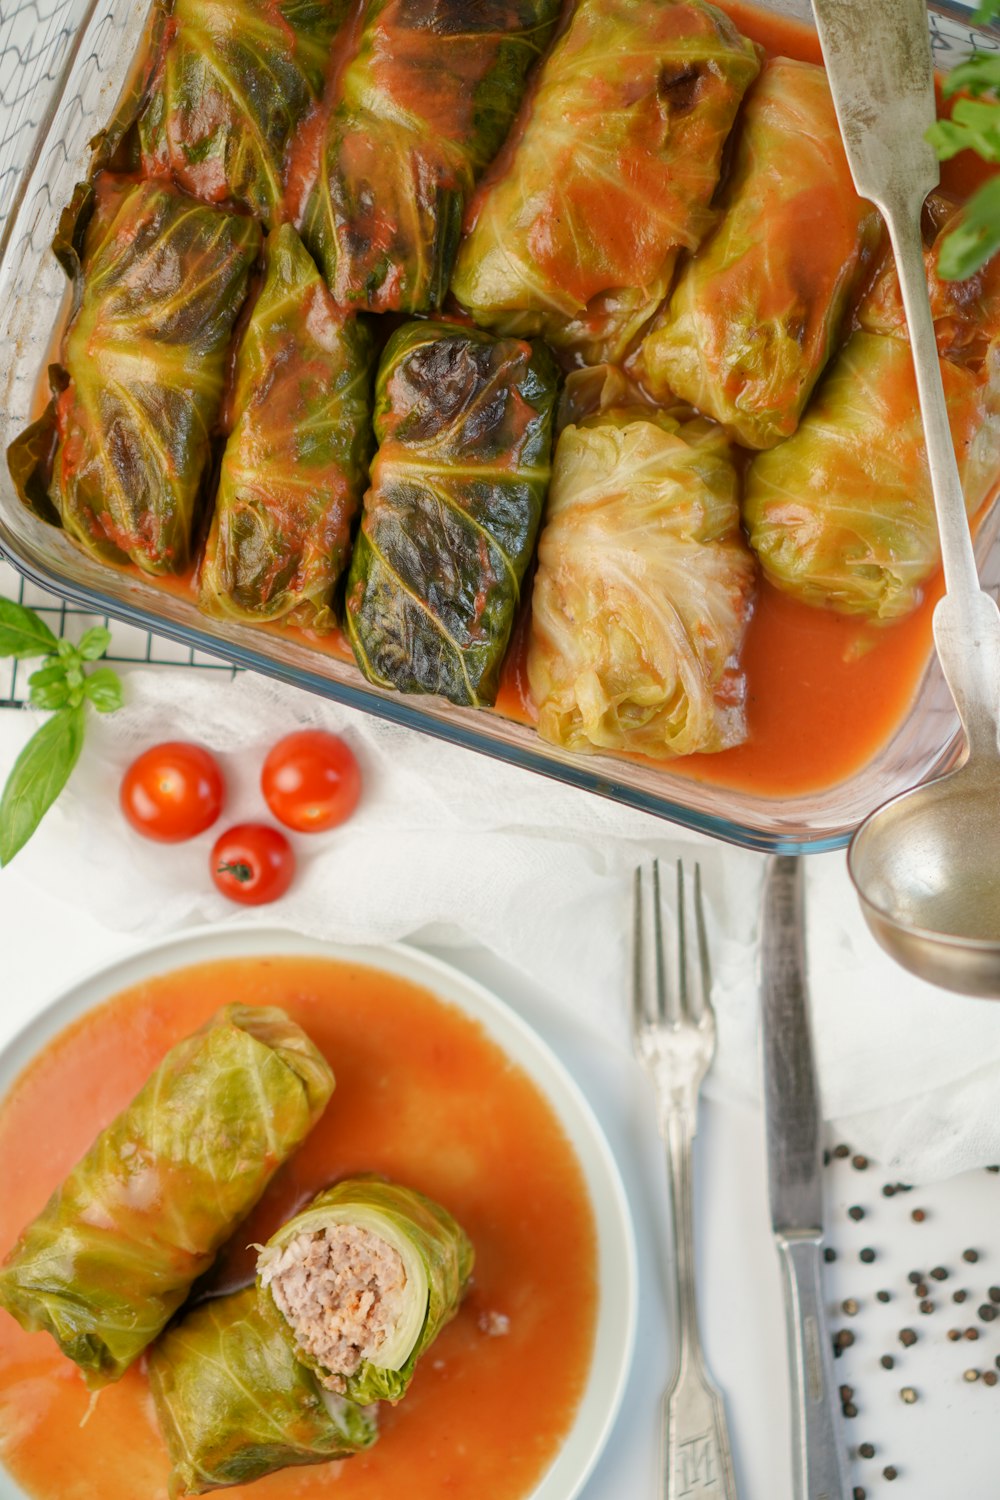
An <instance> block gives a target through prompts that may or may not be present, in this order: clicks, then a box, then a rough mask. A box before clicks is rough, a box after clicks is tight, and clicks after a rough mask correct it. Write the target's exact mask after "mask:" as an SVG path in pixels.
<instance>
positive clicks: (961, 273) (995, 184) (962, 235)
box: [938, 111, 1000, 281]
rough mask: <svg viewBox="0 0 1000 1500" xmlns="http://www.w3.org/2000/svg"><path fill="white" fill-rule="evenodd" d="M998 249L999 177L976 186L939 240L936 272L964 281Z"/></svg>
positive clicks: (951, 279)
mask: <svg viewBox="0 0 1000 1500" xmlns="http://www.w3.org/2000/svg"><path fill="white" fill-rule="evenodd" d="M998 113H1000V111H998ZM997 250H1000V177H991V178H990V179H989V181H987V182H984V183H983V184H982V186H981V187H978V188H977V189H976V191H975V192H974V193H973V195H972V197H971V198H970V199H969V201H968V203H967V204H966V205H965V209H964V210H963V213H962V217H961V219H960V220H959V221H958V223H957V224H956V225H955V228H954V229H952V230H951V232H950V233H949V234H946V235H945V237H944V239H943V240H942V241H941V251H940V254H939V256H938V274H939V275H940V276H941V278H942V280H944V281H964V280H965V278H966V277H967V276H971V275H972V274H973V273H974V272H975V271H978V270H979V267H980V266H981V265H984V264H985V262H986V261H988V260H989V258H990V256H991V255H994V254H995V253H996V251H997Z"/></svg>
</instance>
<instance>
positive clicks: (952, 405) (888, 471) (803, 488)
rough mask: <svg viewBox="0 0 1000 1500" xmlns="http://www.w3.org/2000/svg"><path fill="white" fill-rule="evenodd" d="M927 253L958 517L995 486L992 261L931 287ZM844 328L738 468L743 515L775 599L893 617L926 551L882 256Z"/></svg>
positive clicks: (998, 276) (902, 366)
mask: <svg viewBox="0 0 1000 1500" xmlns="http://www.w3.org/2000/svg"><path fill="white" fill-rule="evenodd" d="M946 232H947V231H946V230H945V231H944V233H946ZM941 238H943V234H942V236H941ZM938 244H940V238H939V240H938V242H937V244H936V245H935V247H934V249H933V251H932V252H931V255H930V256H929V259H928V269H929V275H930V291H931V304H932V310H933V312H934V317H935V330H936V333H937V339H938V351H939V354H940V355H941V361H940V363H941V376H942V380H943V382H944V391H945V399H946V402H947V406H948V418H949V422H950V425H951V433H952V438H953V440H954V444H955V452H956V455H957V457H958V467H959V473H960V475H961V479H962V487H963V490H964V492H965V500H966V505H967V508H968V510H969V513H970V515H972V514H974V513H975V512H976V511H977V510H978V509H979V507H980V506H981V505H982V503H983V501H984V500H986V498H987V497H988V496H989V494H990V493H991V492H992V491H993V490H994V488H995V486H996V484H997V481H998V480H1000V258H998V259H997V260H996V261H995V262H992V263H990V265H988V266H987V267H986V268H984V270H983V271H981V272H979V273H978V274H977V276H976V277H973V278H971V279H970V280H969V281H968V282H963V283H941V282H940V280H939V279H938V278H937V276H936V273H935V269H934V267H935V262H936V256H937V245H938ZM858 320H859V323H860V325H861V326H860V327H859V328H858V330H857V331H856V332H855V333H853V334H852V335H851V337H850V339H849V340H848V342H847V343H846V345H845V346H844V348H843V350H842V351H841V353H840V355H839V357H838V358H837V360H836V361H835V363H834V364H833V365H832V367H831V369H830V370H829V372H828V374H827V375H826V376H825V377H824V379H823V381H822V382H821V384H820V386H819V388H818V390H817V393H816V396H815V398H814V400H813V402H812V405H811V406H810V408H809V410H808V411H807V412H806V415H805V417H804V419H803V421H802V423H801V424H800V426H799V429H798V431H797V432H796V433H795V435H794V436H793V437H791V438H789V439H788V440H787V442H784V443H781V444H779V446H778V447H776V448H772V449H771V450H770V452H768V453H762V454H759V455H758V456H757V457H756V458H755V459H754V461H753V463H752V464H751V465H750V469H749V471H748V474H747V482H746V493H745V498H744V520H745V522H746V526H747V530H748V534H749V537H750V544H751V546H752V547H753V549H754V551H755V552H756V553H757V556H758V558H759V559H760V562H761V564H762V566H763V568H764V571H765V573H766V574H767V576H768V578H770V579H771V581H772V582H773V583H775V584H776V585H777V586H778V587H779V588H781V589H784V590H785V592H786V593H790V594H793V595H795V596H796V597H797V598H799V599H801V600H803V601H804V602H805V603H807V604H813V605H816V606H819V607H825V608H829V609H834V610H837V611H838V612H840V613H842V614H851V615H861V616H865V617H867V618H868V619H870V620H896V619H900V618H902V617H903V616H905V615H908V614H910V613H911V612H912V610H914V609H915V608H916V607H917V605H918V604H919V603H920V600H921V597H922V592H923V586H924V584H925V583H926V581H927V579H928V578H929V577H930V575H931V574H932V573H933V572H934V570H935V568H936V567H937V565H938V562H939V559H940V547H939V542H938V530H937V521H936V518H935V512H934V499H933V494H932V491H931V484H930V474H929V471H928V466H927V454H926V449H925V446H924V437H923V427H922V424H921V420H920V407H919V403H918V398H917V385H916V377H915V375H914V372H913V360H912V357H911V354H910V346H909V342H908V340H907V337H906V331H905V322H904V320H903V315H902V306H901V302H900V297H899V285H898V281H897V279H896V275H895V267H894V263H893V262H892V261H891V260H890V261H889V262H888V263H887V265H886V268H885V270H884V272H883V273H882V275H881V276H880V277H879V278H878V279H877V281H876V283H875V285H874V287H873V288H872V291H871V293H870V294H869V295H868V296H867V297H866V298H865V301H864V303H863V304H862V307H861V309H860V310H859V315H858Z"/></svg>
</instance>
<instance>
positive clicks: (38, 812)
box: [0, 706, 84, 865]
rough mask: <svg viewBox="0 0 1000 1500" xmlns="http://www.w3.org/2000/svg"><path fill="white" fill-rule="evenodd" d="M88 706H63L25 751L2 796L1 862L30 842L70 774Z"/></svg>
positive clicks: (8, 862)
mask: <svg viewBox="0 0 1000 1500" xmlns="http://www.w3.org/2000/svg"><path fill="white" fill-rule="evenodd" d="M83 726H84V710H83V707H82V706H81V707H79V708H63V709H60V711H59V712H58V713H57V714H53V716H52V718H51V719H49V720H48V721H47V722H46V723H44V724H43V725H42V727H41V729H39V730H38V732H37V734H34V735H32V737H31V739H30V740H29V741H28V743H27V744H26V745H25V747H24V749H23V750H22V751H21V753H20V755H19V756H18V757H17V760H16V761H15V762H14V769H13V770H12V771H11V773H10V776H9V777H8V778H7V785H6V786H5V787H4V789H3V797H2V798H0V865H9V864H10V862H11V860H12V859H13V858H14V855H15V854H16V853H17V852H18V850H19V849H22V848H23V847H24V845H25V844H26V843H27V842H28V840H29V839H30V837H31V835H32V834H33V833H34V831H35V829H36V828H37V827H38V825H39V823H40V822H41V821H42V819H43V818H44V816H45V814H46V813H47V812H48V810H49V808H50V807H51V806H52V804H53V802H54V801H55V800H56V798H57V797H58V795H59V793H60V792H61V791H62V789H63V787H64V786H65V785H66V783H67V781H68V780H69V778H70V773H71V772H72V770H73V767H74V766H75V765H76V763H77V761H78V760H79V758H80V750H81V748H82V747H83Z"/></svg>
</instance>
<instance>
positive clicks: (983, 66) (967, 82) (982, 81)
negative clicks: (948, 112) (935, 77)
mask: <svg viewBox="0 0 1000 1500" xmlns="http://www.w3.org/2000/svg"><path fill="white" fill-rule="evenodd" d="M942 92H943V93H944V97H945V98H946V99H951V98H952V97H953V95H955V94H957V93H960V92H964V93H968V94H972V95H973V97H977V96H978V95H979V94H995V93H997V92H1000V54H998V53H996V52H976V53H974V54H973V56H972V57H970V58H967V59H966V61H965V62H964V63H959V64H958V67H957V68H952V70H951V72H950V73H949V74H948V77H947V78H946V79H945V81H944V85H943V88H942Z"/></svg>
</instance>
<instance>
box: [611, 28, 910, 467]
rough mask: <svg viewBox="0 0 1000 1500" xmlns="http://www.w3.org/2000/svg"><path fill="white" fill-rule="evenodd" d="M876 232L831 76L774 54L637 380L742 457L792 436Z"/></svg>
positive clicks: (646, 344)
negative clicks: (716, 430) (858, 188)
mask: <svg viewBox="0 0 1000 1500" xmlns="http://www.w3.org/2000/svg"><path fill="white" fill-rule="evenodd" d="M880 236H881V221H880V219H879V216H878V214H877V212H876V211H875V209H874V208H873V207H872V206H871V204H870V203H865V202H864V201H863V200H862V199H860V198H859V197H858V195H857V193H856V192H855V191H854V184H853V181H852V179H851V173H850V169H849V168H848V165H847V158H846V156H845V154H844V149H843V146H842V144H841V139H840V129H839V127H838V125H837V116H836V114H835V112H834V108H833V99H832V98H831V95H830V86H829V84H828V83H827V81H826V74H825V72H824V71H823V69H822V68H818V67H814V66H813V65H812V64H811V63H803V62H795V61H792V60H791V59H789V58H786V57H779V58H776V59H775V60H774V61H773V62H770V63H768V64H767V66H766V67H765V69H764V72H763V74H762V75H761V77H760V79H759V81H758V82H757V83H756V84H755V86H754V88H753V89H752V90H751V92H750V95H749V98H748V100H747V104H746V109H745V111H744V114H743V118H742V122H741V129H740V137H739V144H738V146H737V150H736V158H735V163H734V166H733V172H732V176H731V178H730V180H729V183H728V185H727V188H726V192H725V196H724V199H723V203H722V218H721V220H720V222H719V224H718V225H717V227H716V229H715V230H714V231H713V233H712V235H711V236H710V238H709V239H708V240H706V242H705V243H704V244H703V245H702V247H701V249H700V251H699V252H698V254H697V255H695V256H694V258H693V259H692V260H690V261H689V262H688V264H687V266H686V267H685V269H684V271H683V272H682V274H681V277H680V280H679V281H678V283H677V286H676V287H675V289H674V292H673V295H672V296H671V298H670V302H669V305H668V307H667V308H666V309H664V311H663V313H661V315H660V317H659V318H658V319H657V321H656V323H655V324H654V325H653V328H652V330H651V331H650V332H649V333H648V334H647V335H646V338H645V340H644V341H643V344H642V348H641V350H640V352H639V355H638V358H637V371H638V373H639V375H640V378H641V379H642V381H643V383H644V385H645V386H646V387H647V389H648V390H649V391H650V392H651V393H652V394H653V395H654V396H655V397H657V398H658V399H663V398H665V397H667V396H669V395H670V393H671V392H672V393H674V394H675V395H676V396H679V397H680V398H681V399H682V400H685V401H689V402H690V403H691V404H692V406H696V407H697V408H698V409H699V411H702V412H705V413H706V415H708V416H711V417H714V418H715V419H716V421H718V422H721V423H723V425H724V426H725V427H726V429H727V431H728V432H729V434H730V436H731V437H732V438H733V439H734V440H735V441H736V442H738V443H743V444H744V445H745V446H746V447H748V448H771V447H773V446H774V444H775V443H777V442H780V441H781V439H782V438H786V437H789V436H790V435H791V433H793V432H794V431H795V428H796V426H797V425H798V421H799V418H800V417H801V415H802V412H803V409H804V407H805V404H806V402H807V401H808V399H809V396H810V394H811V392H812V389H813V386H814V385H815V384H816V381H817V380H818V379H819V376H820V374H821V372H822V369H823V366H824V365H825V364H826V361H827V359H828V358H829V356H830V353H831V350H832V348H833V345H834V342H835V341H836V339H837V336H838V333H839V330H840V326H841V323H842V321H843V318H844V313H845V311H846V309H847V306H848V304H849V302H850V300H851V298H852V296H853V294H854V292H855V291H856V289H857V286H858V282H859V279H860V276H861V275H862V273H863V272H864V271H865V270H866V269H867V266H868V264H869V262H870V259H871V255H872V254H873V252H874V250H875V248H876V246H877V244H878V241H879V238H880Z"/></svg>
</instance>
